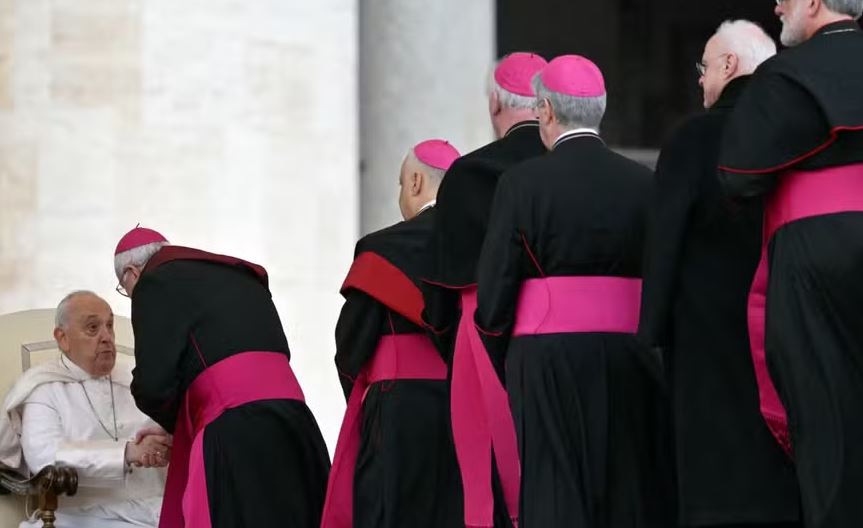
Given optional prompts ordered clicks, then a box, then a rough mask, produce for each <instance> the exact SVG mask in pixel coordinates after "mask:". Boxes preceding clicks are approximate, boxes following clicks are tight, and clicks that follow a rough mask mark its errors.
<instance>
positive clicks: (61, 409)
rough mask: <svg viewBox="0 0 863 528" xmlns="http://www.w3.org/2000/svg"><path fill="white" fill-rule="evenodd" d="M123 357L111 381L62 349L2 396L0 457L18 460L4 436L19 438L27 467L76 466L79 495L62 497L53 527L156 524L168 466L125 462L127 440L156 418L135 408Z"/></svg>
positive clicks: (37, 523) (27, 527) (23, 527)
mask: <svg viewBox="0 0 863 528" xmlns="http://www.w3.org/2000/svg"><path fill="white" fill-rule="evenodd" d="M122 359H123V358H122V357H118V358H117V364H116V366H115V367H114V371H113V372H112V373H111V377H110V379H109V377H108V376H105V377H102V378H91V377H90V376H89V375H88V374H87V373H86V372H84V371H83V370H82V369H81V368H79V367H78V366H77V365H75V364H74V363H72V361H70V360H69V359H67V358H66V357H65V356H62V355H61V357H60V359H58V360H57V361H56V362H50V363H46V364H43V365H38V366H36V367H34V368H32V369H30V370H28V371H27V372H26V373H25V374H24V375H23V376H22V377H21V379H19V380H18V382H17V383H16V384H15V386H14V387H13V388H12V390H11V391H10V392H9V395H8V396H7V398H6V405H5V410H6V411H7V413H4V414H6V416H3V418H4V421H3V423H0V429H5V430H3V431H0V438H2V439H3V442H2V443H3V445H2V446H0V460H2V461H3V462H4V463H6V464H7V465H11V466H13V467H16V466H18V465H19V464H20V460H18V464H16V463H15V462H16V460H15V458H16V457H15V455H16V451H15V448H14V446H12V445H11V444H10V442H8V439H9V438H15V437H17V439H18V440H19V441H20V447H18V450H17V454H18V455H19V456H20V454H23V460H24V462H26V466H27V468H29V470H30V472H31V473H33V474H35V473H37V472H38V471H39V470H40V469H42V468H43V467H45V466H47V465H49V464H58V465H65V466H71V467H74V468H76V469H77V471H78V493H77V494H76V495H75V496H74V497H66V496H63V497H60V500H59V506H60V507H59V508H58V510H57V523H56V525H57V527H58V528H129V527H132V526H156V525H158V522H159V511H160V509H161V505H162V494H163V493H164V487H165V473H166V472H165V470H164V469H145V468H131V469H130V468H129V467H127V465H126V463H125V448H126V442H128V441H130V440H132V439H134V437H135V433H136V432H137V431H139V430H140V429H143V428H145V427H154V426H155V423H154V422H153V421H152V420H150V419H149V418H147V416H145V415H144V414H143V413H142V412H141V411H139V410H138V408H137V407H135V402H134V400H133V398H132V393H131V391H130V389H129V384H130V382H131V379H132V376H131V365H129V364H128V362H126V361H122ZM112 390H113V398H112ZM115 417H116V429H115ZM10 430H11V431H12V433H13V434H10V433H9V431H10ZM37 526H41V521H35V522H28V521H24V522H23V523H21V526H20V528H30V527H34V528H35V527H37Z"/></svg>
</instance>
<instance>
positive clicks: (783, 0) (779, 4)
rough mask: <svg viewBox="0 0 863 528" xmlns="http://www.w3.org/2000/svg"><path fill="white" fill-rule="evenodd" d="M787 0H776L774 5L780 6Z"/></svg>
mask: <svg viewBox="0 0 863 528" xmlns="http://www.w3.org/2000/svg"><path fill="white" fill-rule="evenodd" d="M787 1H788V0H776V5H778V6H781V5H782V4H784V3H786V2H787Z"/></svg>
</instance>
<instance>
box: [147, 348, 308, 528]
mask: <svg viewBox="0 0 863 528" xmlns="http://www.w3.org/2000/svg"><path fill="white" fill-rule="evenodd" d="M282 399H288V400H298V401H304V397H303V391H302V390H301V389H300V385H299V383H298V382H297V379H296V377H295V376H294V372H293V370H292V369H291V364H290V361H289V360H288V356H286V355H285V354H282V353H279V352H243V353H241V354H236V355H233V356H230V357H228V358H225V359H223V360H221V361H219V362H218V363H216V364H214V365H210V366H209V367H207V368H206V369H205V370H204V371H203V372H202V373H201V374H199V375H198V377H197V378H195V381H193V382H192V384H191V385H190V386H189V389H188V390H187V391H186V395H185V397H184V398H183V405H182V406H181V408H180V413H179V415H178V416H177V426H176V429H175V430H174V446H173V452H172V454H171V464H170V465H169V466H168V481H167V483H166V485H165V498H164V500H163V502H162V515H161V518H160V520H159V528H210V527H211V526H212V524H211V522H210V501H209V497H208V495H207V477H206V472H205V469H204V443H203V442H204V434H203V432H204V428H205V427H207V425H209V424H210V422H212V421H213V420H215V419H216V418H218V417H219V416H220V415H221V414H222V413H223V412H225V411H226V410H228V409H231V408H234V407H239V406H240V405H244V404H246V403H251V402H254V401H259V400H282Z"/></svg>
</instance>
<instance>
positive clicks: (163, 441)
mask: <svg viewBox="0 0 863 528" xmlns="http://www.w3.org/2000/svg"><path fill="white" fill-rule="evenodd" d="M136 440H137V441H136V442H129V443H128V444H126V461H127V462H128V463H130V464H132V465H133V466H137V467H145V468H151V467H165V466H167V465H168V461H169V460H170V459H171V436H170V435H167V434H148V435H146V436H143V437H141V438H140V440H139V439H138V437H137V436H136Z"/></svg>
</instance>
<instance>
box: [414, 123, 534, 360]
mask: <svg viewBox="0 0 863 528" xmlns="http://www.w3.org/2000/svg"><path fill="white" fill-rule="evenodd" d="M545 152H546V148H545V146H544V145H543V144H542V140H541V139H540V137H539V124H538V123H537V122H536V121H525V122H522V123H518V124H516V125H514V126H513V127H512V128H510V129H509V131H507V133H506V134H505V135H504V136H503V137H502V138H500V139H498V140H497V141H494V142H492V143H489V144H488V145H486V146H484V147H482V148H480V149H478V150H475V151H473V152H470V153H468V154H465V155H464V156H462V157H461V158H459V159H457V160H456V161H455V163H453V165H452V166H451V167H450V168H449V170H448V171H447V174H446V177H445V178H444V180H443V182H442V183H441V186H440V190H439V191H438V199H437V205H436V207H435V209H436V210H437V213H436V214H437V218H436V219H435V227H434V232H433V234H432V239H431V247H432V252H433V253H432V257H431V258H432V259H433V268H432V269H430V270H429V274H428V276H426V277H423V278H425V279H429V281H428V282H426V283H424V284H423V294H424V296H425V301H426V309H425V313H424V317H425V320H426V322H427V323H429V324H430V325H431V326H432V327H433V328H435V330H436V331H437V332H438V337H439V338H440V339H441V343H440V345H441V349H442V351H443V352H444V353H445V354H446V355H447V356H448V357H451V355H452V349H451V347H452V340H453V339H454V337H455V336H454V334H455V329H456V327H457V326H458V318H459V315H460V313H461V310H460V307H459V294H458V291H457V289H458V288H464V287H468V286H474V285H476V265H477V261H478V260H479V252H480V249H482V241H483V239H484V238H485V232H486V227H487V226H488V215H489V211H490V210H491V202H492V199H493V198H494V190H495V188H496V187H497V181H498V179H499V178H500V175H501V174H503V173H504V171H506V170H507V169H509V168H510V167H513V166H514V165H517V164H519V163H521V162H522V161H525V160H528V159H530V158H533V157H536V156H539V155H541V154H544V153H545Z"/></svg>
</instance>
